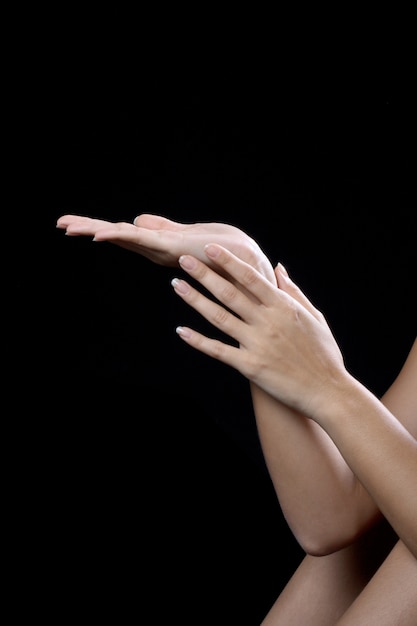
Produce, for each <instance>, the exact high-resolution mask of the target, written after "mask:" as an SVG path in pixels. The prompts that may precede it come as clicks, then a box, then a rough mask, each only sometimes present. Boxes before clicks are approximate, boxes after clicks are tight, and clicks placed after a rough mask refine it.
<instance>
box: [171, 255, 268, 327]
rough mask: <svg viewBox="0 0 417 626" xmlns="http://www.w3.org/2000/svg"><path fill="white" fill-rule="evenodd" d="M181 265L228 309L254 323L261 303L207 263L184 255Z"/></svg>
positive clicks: (180, 259)
mask: <svg viewBox="0 0 417 626" xmlns="http://www.w3.org/2000/svg"><path fill="white" fill-rule="evenodd" d="M179 264H180V266H181V268H182V269H183V270H185V271H186V272H187V273H188V274H189V275H190V276H192V278H194V279H195V280H197V281H198V282H199V283H200V284H201V285H202V286H203V287H204V288H205V289H207V290H208V291H209V292H210V293H211V294H212V295H213V296H214V297H215V298H216V299H217V300H218V301H219V302H221V303H222V304H224V305H225V306H226V307H227V308H228V309H230V310H231V311H233V312H234V313H236V314H237V315H239V317H241V318H242V319H244V320H245V321H253V319H254V318H255V315H256V309H254V307H258V305H259V301H258V300H256V303H254V302H253V300H252V298H251V297H250V296H251V294H249V297H248V295H247V294H246V292H245V293H244V292H243V291H242V290H241V289H240V288H239V286H236V285H234V284H233V283H232V282H230V280H229V279H228V278H225V277H224V276H223V275H220V274H219V272H218V270H217V268H216V271H215V270H213V269H211V268H210V267H209V266H208V265H207V264H206V263H203V262H201V261H200V260H199V259H197V258H196V257H193V256H190V255H187V254H184V255H182V256H181V257H180V258H179ZM248 267H249V266H248ZM197 293H198V292H197Z"/></svg>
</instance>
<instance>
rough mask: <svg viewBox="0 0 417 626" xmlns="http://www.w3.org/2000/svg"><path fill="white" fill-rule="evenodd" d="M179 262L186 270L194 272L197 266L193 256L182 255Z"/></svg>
mask: <svg viewBox="0 0 417 626" xmlns="http://www.w3.org/2000/svg"><path fill="white" fill-rule="evenodd" d="M178 262H179V264H180V265H181V267H183V268H184V269H185V270H192V269H193V268H194V267H195V266H196V262H195V259H193V257H192V256H188V255H186V254H183V255H181V256H180V258H179V259H178Z"/></svg>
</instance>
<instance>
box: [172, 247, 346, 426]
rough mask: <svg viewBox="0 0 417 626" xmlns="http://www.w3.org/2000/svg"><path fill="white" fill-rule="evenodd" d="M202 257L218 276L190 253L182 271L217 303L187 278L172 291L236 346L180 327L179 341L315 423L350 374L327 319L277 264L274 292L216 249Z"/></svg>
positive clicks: (248, 269) (209, 249)
mask: <svg viewBox="0 0 417 626" xmlns="http://www.w3.org/2000/svg"><path fill="white" fill-rule="evenodd" d="M206 254H207V256H208V258H210V260H211V263H212V264H214V266H215V268H216V270H215V271H213V270H212V269H211V268H210V267H209V266H208V265H207V264H205V263H203V262H201V261H200V260H199V259H197V258H195V257H192V256H189V255H186V256H182V257H181V258H180V266H181V267H182V268H183V269H184V271H186V272H187V273H188V274H189V275H190V276H191V277H192V278H193V279H194V280H197V281H198V282H199V283H200V284H201V285H202V286H203V287H204V288H205V289H207V290H208V291H209V292H210V293H211V294H212V295H213V296H214V298H215V299H216V301H217V302H215V301H212V300H211V299H209V298H208V297H206V296H204V295H202V294H201V293H200V292H199V291H198V290H197V289H194V288H193V287H192V286H191V285H190V284H188V282H186V281H184V280H179V279H174V281H173V287H174V289H175V291H176V293H177V294H178V295H179V296H180V297H181V298H182V299H183V300H184V301H185V302H187V303H188V304H189V305H190V306H191V307H193V308H194V309H195V310H196V311H198V312H199V313H200V314H201V315H202V316H203V317H204V318H205V319H206V320H208V321H209V322H210V323H211V324H213V326H215V327H216V328H218V329H219V330H221V331H222V332H223V333H225V334H226V335H229V336H230V337H231V338H232V339H234V340H235V341H236V342H238V344H239V346H235V345H229V344H227V343H225V342H223V341H220V340H214V339H210V338H208V337H205V336H204V335H202V334H200V333H198V332H196V331H194V330H191V329H189V328H184V327H179V328H178V329H177V332H178V333H179V335H180V337H181V338H182V339H184V340H185V341H186V342H187V343H188V344H189V345H191V346H192V347H194V348H196V349H197V350H199V351H201V352H204V353H205V354H207V355H209V356H211V357H213V358H215V359H218V360H220V361H222V362H223V363H226V364H228V365H230V366H232V367H234V368H235V369H237V370H238V371H239V372H241V373H242V374H243V375H244V376H245V377H246V378H248V379H249V380H251V381H253V382H254V383H255V384H256V385H258V386H259V387H261V388H262V389H264V391H266V392H267V393H269V394H270V395H272V396H273V397H275V398H276V399H277V400H280V401H281V402H283V403H285V404H286V405H287V406H290V407H293V408H295V409H297V410H298V411H300V412H301V413H303V414H305V415H306V416H308V417H311V418H313V419H314V417H315V415H316V414H317V413H319V406H320V403H321V402H323V400H324V399H325V397H326V396H327V397H328V396H329V393H330V391H331V389H336V387H337V383H338V382H340V381H342V380H343V378H344V377H346V376H347V372H346V370H345V367H344V363H343V358H342V355H341V353H340V350H339V347H338V345H337V344H336V341H335V339H334V337H333V335H332V333H331V331H330V328H329V326H328V325H327V323H326V321H325V319H324V316H323V315H322V313H321V312H320V311H318V310H317V309H316V308H315V307H314V306H313V305H312V303H311V302H310V301H309V300H308V298H307V297H306V296H305V295H304V294H303V293H302V292H301V290H300V289H299V288H298V287H297V286H296V285H295V284H294V283H293V282H292V281H291V279H290V278H289V277H288V275H287V274H286V272H285V270H284V268H283V267H282V266H280V265H279V266H278V268H277V270H276V276H277V282H278V286H277V285H273V284H271V282H269V281H268V280H266V279H265V278H264V277H263V276H262V275H261V274H260V273H259V272H258V271H257V270H256V269H254V268H253V267H251V266H250V265H249V264H248V263H246V262H244V261H242V260H240V259H239V258H237V256H236V255H234V254H233V253H231V252H230V251H228V250H227V249H225V248H224V247H222V246H220V245H217V244H215V245H209V246H207V247H206ZM219 269H221V270H223V272H224V273H227V274H228V275H230V276H231V277H232V278H233V281H234V282H235V284H236V286H235V285H233V284H231V282H230V281H229V280H227V279H226V278H224V277H222V276H221V275H220V274H219V271H218V270H219ZM246 292H247V293H248V294H250V295H249V297H248V295H246ZM219 302H220V303H222V304H223V305H224V307H223V306H222V305H221V304H219Z"/></svg>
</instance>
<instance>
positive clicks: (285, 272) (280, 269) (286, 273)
mask: <svg viewBox="0 0 417 626" xmlns="http://www.w3.org/2000/svg"><path fill="white" fill-rule="evenodd" d="M277 267H278V270H279V271H280V272H281V274H282V275H283V276H285V277H286V278H289V276H288V272H287V270H286V269H285V267H284V266H283V264H282V263H278V266H277Z"/></svg>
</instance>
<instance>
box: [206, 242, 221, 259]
mask: <svg viewBox="0 0 417 626" xmlns="http://www.w3.org/2000/svg"><path fill="white" fill-rule="evenodd" d="M204 250H205V253H206V254H207V256H209V257H210V258H211V259H215V258H216V256H219V253H220V250H219V248H218V247H217V246H213V244H211V243H208V244H207V245H206V246H205V248H204Z"/></svg>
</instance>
